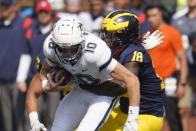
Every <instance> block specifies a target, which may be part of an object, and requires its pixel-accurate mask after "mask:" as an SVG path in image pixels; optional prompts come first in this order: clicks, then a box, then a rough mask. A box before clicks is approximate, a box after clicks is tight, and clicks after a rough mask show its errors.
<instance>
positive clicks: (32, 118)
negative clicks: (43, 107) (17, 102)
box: [29, 112, 38, 126]
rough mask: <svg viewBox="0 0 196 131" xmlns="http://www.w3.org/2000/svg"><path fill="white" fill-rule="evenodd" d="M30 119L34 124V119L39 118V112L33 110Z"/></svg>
mask: <svg viewBox="0 0 196 131" xmlns="http://www.w3.org/2000/svg"><path fill="white" fill-rule="evenodd" d="M29 119H30V123H31V126H32V125H33V123H34V121H35V120H38V114H37V112H31V113H29Z"/></svg>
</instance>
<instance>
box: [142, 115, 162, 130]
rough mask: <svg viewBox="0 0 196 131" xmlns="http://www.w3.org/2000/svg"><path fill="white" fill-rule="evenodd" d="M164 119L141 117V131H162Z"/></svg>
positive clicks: (151, 116)
mask: <svg viewBox="0 0 196 131" xmlns="http://www.w3.org/2000/svg"><path fill="white" fill-rule="evenodd" d="M162 127H163V117H156V116H153V115H139V129H138V130H139V131H162Z"/></svg>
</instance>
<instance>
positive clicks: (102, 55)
mask: <svg viewBox="0 0 196 131" xmlns="http://www.w3.org/2000/svg"><path fill="white" fill-rule="evenodd" d="M97 56H98V59H97V60H96V63H97V66H98V68H99V72H105V73H108V74H109V73H111V72H112V71H113V70H114V68H115V66H116V64H117V61H116V60H115V59H114V58H112V53H111V50H110V48H109V47H108V46H107V45H106V44H105V42H104V44H103V45H102V48H101V50H100V52H99V53H98V55H97Z"/></svg>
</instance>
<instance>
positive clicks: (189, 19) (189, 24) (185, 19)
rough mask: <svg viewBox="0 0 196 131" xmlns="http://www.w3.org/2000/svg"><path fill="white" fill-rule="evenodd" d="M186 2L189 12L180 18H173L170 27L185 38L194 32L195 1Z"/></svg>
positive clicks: (195, 17) (195, 29) (195, 22)
mask: <svg viewBox="0 0 196 131" xmlns="http://www.w3.org/2000/svg"><path fill="white" fill-rule="evenodd" d="M187 2H188V7H189V11H188V12H187V13H186V14H184V15H183V16H181V17H177V18H175V17H174V18H173V19H172V21H171V25H172V26H174V27H175V28H177V29H178V30H179V31H180V32H181V34H182V35H186V36H188V35H190V34H191V33H192V32H195V31H196V26H195V25H196V0H187ZM187 39H188V37H187ZM185 47H187V46H185Z"/></svg>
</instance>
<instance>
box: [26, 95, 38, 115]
mask: <svg viewBox="0 0 196 131" xmlns="http://www.w3.org/2000/svg"><path fill="white" fill-rule="evenodd" d="M26 108H27V113H28V114H29V113H31V112H38V98H36V97H35V96H32V95H28V96H27V100H26Z"/></svg>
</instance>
